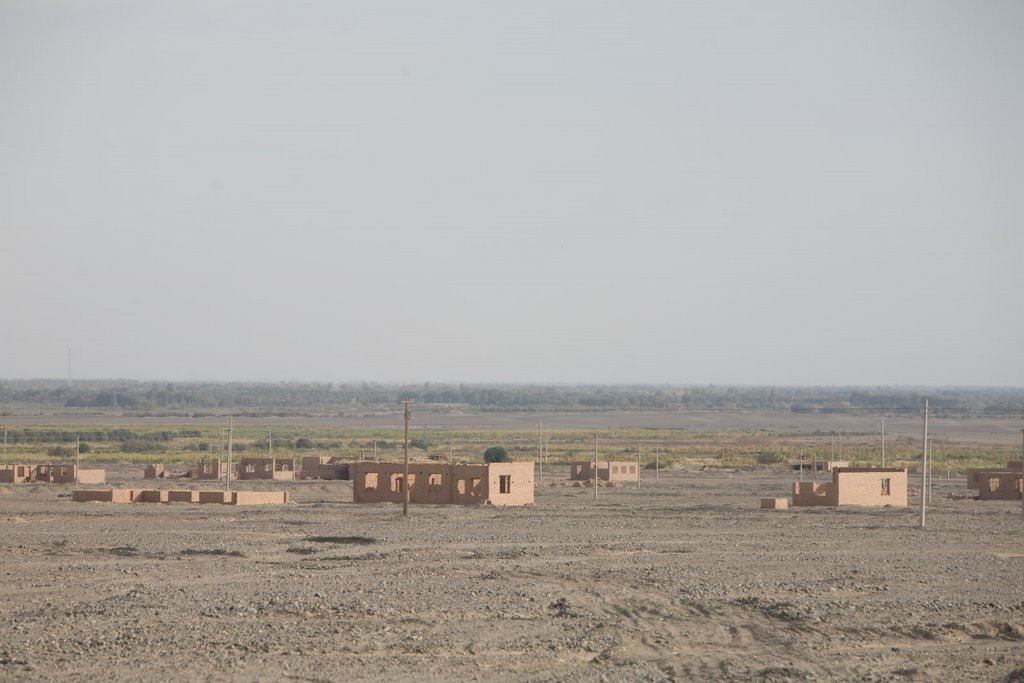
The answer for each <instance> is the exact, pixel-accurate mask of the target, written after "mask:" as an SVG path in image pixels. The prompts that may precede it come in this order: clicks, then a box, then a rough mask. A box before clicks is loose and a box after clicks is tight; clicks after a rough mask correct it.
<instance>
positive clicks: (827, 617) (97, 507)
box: [0, 466, 1024, 681]
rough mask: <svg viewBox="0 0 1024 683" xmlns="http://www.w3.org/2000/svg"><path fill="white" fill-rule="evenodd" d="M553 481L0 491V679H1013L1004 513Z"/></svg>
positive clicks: (1012, 573) (1022, 556)
mask: <svg viewBox="0 0 1024 683" xmlns="http://www.w3.org/2000/svg"><path fill="white" fill-rule="evenodd" d="M644 474H645V476H648V475H649V474H650V473H648V472H645V473H644ZM552 475H554V476H552ZM141 477H142V472H141V469H138V470H136V469H134V468H130V467H127V466H124V467H122V468H120V469H117V470H115V471H112V472H111V473H110V479H111V481H112V482H113V483H114V485H134V486H141V485H143V480H142V478H141ZM567 477H568V472H567V468H564V467H563V468H561V469H556V470H555V471H554V472H553V473H552V472H548V473H547V479H548V480H549V481H551V480H552V479H557V481H558V484H559V485H557V486H542V487H539V488H538V489H537V495H536V505H535V506H533V507H527V508H510V509H501V508H493V507H440V506H413V508H412V511H411V515H410V517H408V518H403V517H402V515H401V508H400V506H391V505H369V506H356V505H354V504H352V503H351V502H350V501H351V486H350V484H348V483H347V482H294V483H293V482H276V483H275V484H264V483H253V482H243V483H241V484H239V485H240V486H243V487H249V488H284V487H286V488H287V489H288V490H289V491H291V492H292V495H293V501H294V502H293V503H291V504H289V505H287V506H277V507H274V506H271V507H263V508H232V507H225V506H213V505H190V504H164V505H159V504H137V505H133V506H116V505H110V504H99V503H87V504H81V503H72V502H71V500H70V496H69V493H70V490H71V487H66V486H45V485H39V486H24V485H23V486H17V485H4V486H0V573H2V576H3V581H4V589H3V596H4V604H3V608H2V609H0V679H4V680H10V681H22V680H24V681H57V680H60V681H77V680H80V681H86V680H88V681H95V680H126V681H127V680H132V681H138V680H169V679H177V680H197V681H202V680H212V681H281V680H294V681H379V680H390V681H450V680H479V681H511V680H515V681H603V680H608V681H672V680H702V681H703V680H723V681H732V680H737V681H740V680H741V681H748V680H755V681H756V680H765V681H790V680H796V681H801V680H808V681H809V680H815V681H832V680H835V681H849V680H868V681H890V680H891V681H912V680H919V681H936V680H943V679H945V680H956V681H960V680H986V681H988V680H996V681H1000V680H1024V540H1022V539H1024V517H1022V515H1021V511H1020V507H1021V506H1020V504H1019V503H1013V502H980V501H975V500H971V499H964V498H961V497H960V496H959V495H957V494H963V493H966V489H964V483H963V480H959V481H952V482H945V481H940V482H937V483H936V484H937V488H936V494H935V503H934V505H933V506H932V507H931V508H930V510H929V514H928V526H927V527H926V528H925V529H923V530H922V529H920V528H918V522H919V508H918V507H917V500H918V499H917V497H916V496H912V498H911V507H910V508H906V509H840V510H835V509H827V508H817V509H797V510H791V511H789V512H769V511H761V510H759V509H757V506H758V498H759V497H761V496H770V495H783V494H784V493H786V492H787V491H788V483H789V481H790V477H789V475H788V474H785V473H782V472H768V471H709V472H683V471H677V472H663V473H661V476H660V481H659V482H658V483H657V484H655V482H654V481H653V475H651V476H649V477H648V479H645V481H644V482H643V487H642V488H641V489H640V490H639V491H637V490H636V489H635V488H633V487H626V486H623V487H618V488H614V489H601V490H600V491H599V493H598V498H597V500H596V501H595V500H594V497H593V492H592V490H589V489H585V488H574V487H571V486H568V485H567V483H568V482H566V481H565V480H566V479H567ZM145 483H146V484H151V483H152V482H151V480H150V481H147V482H145ZM913 483H914V482H912V484H913ZM161 485H163V486H166V487H181V486H182V484H181V483H180V482H174V483H171V482H168V483H163V484H161Z"/></svg>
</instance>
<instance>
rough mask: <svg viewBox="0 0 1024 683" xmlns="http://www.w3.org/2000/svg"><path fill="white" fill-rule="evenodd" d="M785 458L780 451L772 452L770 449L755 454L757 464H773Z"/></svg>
mask: <svg viewBox="0 0 1024 683" xmlns="http://www.w3.org/2000/svg"><path fill="white" fill-rule="evenodd" d="M783 460H785V458H784V457H783V456H782V454H781V453H772V452H770V451H761V452H760V453H758V454H757V462H758V464H759V465H774V464H776V463H780V462H782V461H783Z"/></svg>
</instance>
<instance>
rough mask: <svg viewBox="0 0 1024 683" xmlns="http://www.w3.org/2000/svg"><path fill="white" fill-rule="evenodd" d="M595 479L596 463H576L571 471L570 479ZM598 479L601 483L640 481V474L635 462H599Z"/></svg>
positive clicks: (578, 461) (586, 461)
mask: <svg viewBox="0 0 1024 683" xmlns="http://www.w3.org/2000/svg"><path fill="white" fill-rule="evenodd" d="M593 478H594V462H592V461H588V460H577V461H574V462H573V463H572V465H571V467H570V470H569V479H571V480H574V481H588V480H590V479H593ZM597 478H598V479H600V480H601V481H639V480H640V473H639V471H638V470H637V467H636V463H635V462H617V461H609V460H604V461H601V460H599V461H597Z"/></svg>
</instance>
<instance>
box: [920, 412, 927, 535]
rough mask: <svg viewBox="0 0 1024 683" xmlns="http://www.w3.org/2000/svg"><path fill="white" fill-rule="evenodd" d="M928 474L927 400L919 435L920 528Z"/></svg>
mask: <svg viewBox="0 0 1024 683" xmlns="http://www.w3.org/2000/svg"><path fill="white" fill-rule="evenodd" d="M927 473H928V399H925V400H924V430H923V433H922V435H921V528H922V529H923V528H924V506H925V502H924V501H925V485H926V483H927Z"/></svg>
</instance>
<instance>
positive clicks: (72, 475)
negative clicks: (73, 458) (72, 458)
mask: <svg viewBox="0 0 1024 683" xmlns="http://www.w3.org/2000/svg"><path fill="white" fill-rule="evenodd" d="M76 481H77V482H78V483H79V484H102V483H104V482H106V481H107V471H106V470H100V469H83V468H80V467H78V466H76V465H53V464H49V463H47V464H45V465H25V464H20V463H19V464H13V465H2V466H0V484H29V483H38V484H74V483H75V482H76Z"/></svg>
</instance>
